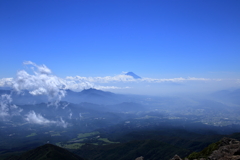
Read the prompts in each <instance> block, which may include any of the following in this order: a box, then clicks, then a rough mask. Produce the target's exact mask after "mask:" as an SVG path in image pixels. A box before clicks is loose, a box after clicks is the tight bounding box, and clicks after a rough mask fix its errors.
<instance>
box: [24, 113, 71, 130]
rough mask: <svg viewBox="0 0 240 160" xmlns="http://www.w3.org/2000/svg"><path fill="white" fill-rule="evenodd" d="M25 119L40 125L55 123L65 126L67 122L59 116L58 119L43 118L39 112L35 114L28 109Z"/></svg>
mask: <svg viewBox="0 0 240 160" xmlns="http://www.w3.org/2000/svg"><path fill="white" fill-rule="evenodd" d="M25 119H26V121H28V122H29V123H33V124H40V125H48V124H56V125H58V126H62V127H64V128H66V127H67V126H68V123H67V122H65V121H64V120H63V119H62V118H60V121H52V120H48V119H46V118H44V117H43V116H42V115H41V114H36V113H35V112H34V111H30V112H29V113H28V114H27V115H26V118H25Z"/></svg>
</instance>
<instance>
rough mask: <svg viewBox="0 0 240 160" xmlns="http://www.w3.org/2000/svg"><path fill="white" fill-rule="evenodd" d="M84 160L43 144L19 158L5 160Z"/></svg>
mask: <svg viewBox="0 0 240 160" xmlns="http://www.w3.org/2000/svg"><path fill="white" fill-rule="evenodd" d="M27 159H29V160H84V159H83V158H81V157H79V156H77V155H75V154H73V153H71V152H69V151H68V150H66V149H63V148H60V147H58V146H55V145H52V144H45V145H43V146H40V147H37V148H35V149H33V150H30V151H27V152H25V153H23V154H22V155H20V156H14V157H10V158H7V159H5V160H27Z"/></svg>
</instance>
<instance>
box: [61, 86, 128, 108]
mask: <svg viewBox="0 0 240 160" xmlns="http://www.w3.org/2000/svg"><path fill="white" fill-rule="evenodd" d="M66 92H67V95H66V97H64V98H63V99H62V100H63V101H68V102H72V103H82V102H88V103H94V104H105V105H110V104H118V103H122V102H125V101H129V98H128V97H127V96H124V95H120V94H114V93H112V92H107V91H102V90H97V89H94V88H90V89H84V90H82V91H81V92H74V91H71V90H66Z"/></svg>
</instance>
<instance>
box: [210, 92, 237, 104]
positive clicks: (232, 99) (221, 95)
mask: <svg viewBox="0 0 240 160" xmlns="http://www.w3.org/2000/svg"><path fill="white" fill-rule="evenodd" d="M211 96H212V97H213V98H214V99H216V100H219V101H222V102H227V103H231V104H237V105H240V98H239V97H240V89H235V90H222V91H218V92H215V93H213V94H212V95H211Z"/></svg>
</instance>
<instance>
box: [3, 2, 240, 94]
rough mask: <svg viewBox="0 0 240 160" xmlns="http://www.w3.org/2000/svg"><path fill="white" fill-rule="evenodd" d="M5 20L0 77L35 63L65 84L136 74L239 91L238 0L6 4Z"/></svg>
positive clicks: (239, 3) (14, 74)
mask: <svg viewBox="0 0 240 160" xmlns="http://www.w3.org/2000/svg"><path fill="white" fill-rule="evenodd" d="M0 21H1V23H0V35H1V36H0V56H1V59H0V78H11V77H13V78H14V77H16V73H17V72H18V71H19V70H22V69H26V65H23V62H25V61H31V62H34V63H35V64H37V65H43V64H44V65H46V66H47V67H48V68H49V69H51V71H52V73H53V74H54V75H56V76H58V77H60V78H66V77H69V76H71V77H75V76H81V77H105V76H117V75H119V74H121V73H122V72H127V71H132V72H134V73H136V74H137V75H139V76H141V77H148V78H155V79H172V78H180V77H182V78H186V79H187V78H189V77H195V78H205V79H225V80H227V81H228V82H226V83H229V84H228V85H226V86H224V85H223V84H219V86H218V87H216V88H219V89H221V88H227V87H239V82H240V81H239V79H240V63H239V60H240V1H239V0H231V1H227V0H211V1H208V0H194V1H193V0H181V1H179V0H160V1H159V0H156V1H155V0H149V1H146V0H109V1H106V0H101V1H99V0H70V1H64V0H61V1H57V0H35V1H31V0H22V1H17V0H8V1H0ZM226 83H224V84H226ZM213 84H214V82H213ZM109 85H110V84H109ZM111 85H114V84H111ZM129 85H133V84H132V83H131V84H121V86H124V87H126V86H129ZM154 85H158V86H159V83H157V84H155V83H154ZM161 85H162V84H161ZM209 85H210V84H209ZM211 85H212V84H211ZM221 85H222V87H220V86H221ZM133 86H134V85H133ZM190 86H191V85H190ZM190 86H189V87H190ZM200 86H201V85H200ZM200 86H198V87H200ZM161 87H163V86H161ZM135 88H137V86H136V87H135ZM163 88H164V87H163ZM200 88H201V87H200ZM216 88H215V89H216ZM149 90H150V89H149ZM174 90H175V88H174V87H173V88H172V91H174ZM180 90H181V89H180ZM135 92H138V91H135ZM135 92H131V93H135Z"/></svg>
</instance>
